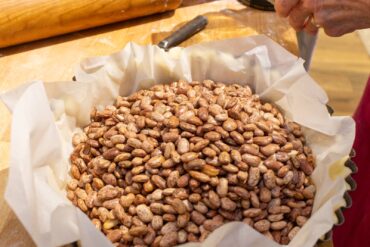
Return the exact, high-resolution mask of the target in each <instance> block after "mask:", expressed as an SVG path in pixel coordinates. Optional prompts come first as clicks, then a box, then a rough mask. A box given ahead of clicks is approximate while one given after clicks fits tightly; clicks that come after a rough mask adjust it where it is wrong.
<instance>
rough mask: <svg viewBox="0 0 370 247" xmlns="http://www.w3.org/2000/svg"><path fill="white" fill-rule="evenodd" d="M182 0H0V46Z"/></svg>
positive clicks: (127, 16) (152, 10) (128, 16)
mask: <svg viewBox="0 0 370 247" xmlns="http://www.w3.org/2000/svg"><path fill="white" fill-rule="evenodd" d="M181 2H182V0H95V1H90V0H78V1H76V0H0V10H1V11H0V48H2V47H7V46H11V45H16V44H21V43H25V42H28V41H33V40H38V39H43V38H48V37H52V36H56V35H59V34H65V33H69V32H74V31H78V30H82V29H87V28H91V27H96V26H100V25H104V24H108V23H113V22H118V21H123V20H128V19H132V18H135V17H140V16H146V15H150V14H154V13H159V12H164V11H167V10H173V9H175V8H177V7H179V6H180V4H181Z"/></svg>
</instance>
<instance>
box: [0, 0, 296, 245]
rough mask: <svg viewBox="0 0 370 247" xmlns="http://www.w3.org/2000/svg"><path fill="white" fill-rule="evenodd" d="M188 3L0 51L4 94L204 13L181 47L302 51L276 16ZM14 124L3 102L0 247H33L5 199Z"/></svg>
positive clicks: (198, 0) (207, 0)
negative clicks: (239, 42)
mask: <svg viewBox="0 0 370 247" xmlns="http://www.w3.org/2000/svg"><path fill="white" fill-rule="evenodd" d="M184 2H185V3H184V4H183V6H182V7H181V8H179V9H177V10H176V11H172V12H167V13H163V14H159V15H154V16H149V17H145V18H140V19H136V20H132V21H126V22H122V23H116V24H112V25H107V26H103V27H100V28H94V29H90V30H86V31H80V32H75V33H71V34H67V35H63V36H59V37H55V38H50V39H45V40H41V41H36V42H32V43H28V44H24V45H19V46H15V47H10V48H5V49H0V78H1V79H0V91H5V90H8V89H11V88H15V87H17V86H19V85H21V84H23V83H25V82H28V81H31V80H36V79H40V80H43V81H46V82H47V81H63V80H71V78H72V77H73V71H74V68H75V67H76V66H77V65H78V63H79V62H80V61H81V60H82V59H84V58H86V57H90V56H100V55H108V54H111V53H113V52H116V51H119V50H120V49H122V48H123V47H124V46H125V44H126V43H128V42H130V41H133V42H136V43H138V44H156V43H158V42H159V41H160V40H161V39H162V38H164V37H165V36H167V35H168V34H169V33H171V32H173V31H174V30H176V28H178V27H179V26H181V25H182V24H184V23H185V22H187V21H188V20H190V19H192V18H194V17H195V16H197V15H200V14H202V15H206V16H207V17H208V18H209V24H208V26H207V28H206V29H205V30H203V31H202V32H201V33H198V34H197V35H195V36H194V37H192V38H191V39H189V40H187V41H186V42H184V43H183V44H181V45H182V46H187V45H191V44H195V43H199V42H205V41H211V40H219V39H225V38H235V37H241V36H248V35H253V34H266V35H268V36H269V37H271V38H272V39H273V40H275V41H277V42H278V43H280V44H281V45H282V46H284V47H285V48H286V49H288V50H289V51H291V52H292V53H294V54H297V53H298V48H297V41H296V36H295V32H294V30H293V29H292V28H290V26H289V25H288V23H287V22H286V20H284V19H280V18H278V17H276V16H275V14H274V13H272V12H264V11H258V10H254V9H251V8H248V7H245V6H243V5H241V4H240V3H238V2H237V1H235V0H225V1H211V0H187V1H184ZM10 121H11V115H10V114H9V113H8V111H7V109H6V108H5V106H4V105H3V104H0V126H1V128H0V219H1V220H0V246H34V244H33V242H32V240H31V238H30V237H29V236H28V234H27V232H26V231H25V230H24V228H23V227H22V225H21V224H20V222H19V221H18V219H17V218H16V216H15V215H14V213H12V211H11V209H10V208H9V207H8V206H7V205H6V203H5V201H4V199H3V194H4V190H5V185H6V180H7V174H8V169H7V167H8V166H9V141H10V137H9V131H10V124H11V122H10Z"/></svg>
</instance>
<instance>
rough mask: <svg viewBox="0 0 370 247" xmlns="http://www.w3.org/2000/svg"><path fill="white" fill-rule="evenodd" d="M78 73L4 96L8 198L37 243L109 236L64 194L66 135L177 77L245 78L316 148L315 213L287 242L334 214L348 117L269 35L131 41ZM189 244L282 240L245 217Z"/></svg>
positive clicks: (350, 133) (350, 131)
mask: <svg viewBox="0 0 370 247" xmlns="http://www.w3.org/2000/svg"><path fill="white" fill-rule="evenodd" d="M56 62H58V61H56ZM76 77H77V82H72V81H71V82H52V83H42V82H40V81H36V82H31V83H28V84H25V85H24V86H22V87H19V88H17V89H15V90H12V91H10V92H7V93H5V94H2V95H1V99H2V100H3V102H4V103H5V104H6V105H7V106H8V108H9V110H10V111H11V112H12V113H13V120H12V131H11V155H10V173H9V181H8V185H7V188H6V193H5V198H6V201H7V202H8V203H9V205H10V207H11V208H12V209H13V210H14V212H15V213H16V215H17V216H18V218H19V219H20V220H21V222H22V224H23V225H24V226H25V228H26V229H27V231H28V232H29V233H30V235H31V237H32V238H33V240H34V241H35V243H36V244H37V245H38V246H45V247H46V246H47V247H49V246H58V245H62V244H66V243H69V242H72V241H75V240H81V243H82V245H83V246H89V247H91V246H110V245H111V244H110V243H109V241H108V240H107V239H106V238H105V237H104V235H103V234H102V233H100V232H99V231H97V230H96V229H95V228H94V226H93V225H92V223H90V221H89V219H88V218H87V216H85V215H84V214H83V213H82V212H81V211H80V210H78V209H77V208H76V207H74V206H73V205H72V204H71V203H70V202H69V201H68V199H66V196H65V194H66V193H65V186H66V182H67V181H68V179H69V176H68V170H69V161H68V160H69V155H70V153H71V151H72V145H71V138H72V134H73V133H74V132H75V131H76V130H78V128H80V127H83V126H84V125H86V124H87V123H88V122H89V112H90V109H91V108H92V106H94V105H107V104H111V103H113V101H114V99H115V97H116V96H117V95H119V94H121V95H129V94H131V93H133V92H135V91H137V90H139V89H141V88H148V87H150V86H152V85H154V84H155V83H170V82H172V81H174V80H178V79H185V80H189V81H191V80H203V79H211V80H215V81H220V82H224V83H235V82H236V83H240V84H243V85H250V86H251V87H252V88H253V89H254V91H255V92H256V93H257V94H259V95H260V96H261V98H262V99H263V100H267V101H270V102H274V103H275V104H277V105H279V106H280V107H281V108H282V109H283V110H284V112H285V115H286V116H287V117H288V118H290V119H292V120H294V121H296V122H298V123H300V124H301V125H303V126H304V132H305V134H306V136H307V140H308V143H309V145H310V146H311V147H312V149H313V152H314V153H315V154H316V159H317V168H316V169H315V171H314V173H313V174H312V178H313V180H314V182H315V184H316V186H317V194H316V197H315V202H314V208H313V215H312V217H311V218H310V219H309V221H308V222H307V223H306V224H305V225H304V227H303V228H302V229H301V230H300V231H299V233H298V234H297V235H296V237H295V238H294V239H293V240H292V241H291V243H290V244H289V246H292V247H293V246H294V247H298V246H299V247H310V246H313V245H314V244H315V243H316V241H317V240H318V239H319V238H320V237H321V236H322V235H324V234H325V233H326V232H328V231H329V230H330V229H331V228H332V226H333V224H334V223H336V221H337V219H336V217H335V214H334V211H335V210H336V209H337V208H338V207H340V206H343V205H344V204H345V202H344V200H343V194H344V192H345V191H346V190H347V189H348V185H347V184H346V182H345V180H344V178H345V177H346V176H347V175H348V174H349V173H350V171H349V169H347V168H345V167H344V162H343V158H345V157H346V156H347V155H348V153H349V152H350V149H351V147H352V143H353V139H354V129H355V128H354V122H353V120H352V119H351V118H350V117H331V116H329V114H328V112H327V109H326V106H325V104H326V103H327V101H328V99H327V96H326V94H325V92H324V91H323V90H322V89H321V88H320V87H319V86H318V85H317V84H316V83H315V82H314V81H313V80H312V78H311V77H310V76H309V75H308V74H307V73H306V72H305V70H304V68H303V60H302V59H298V58H297V57H295V56H293V55H292V54H290V53H289V52H287V51H286V50H285V49H283V48H282V47H280V46H279V45H278V44H276V43H275V42H273V41H271V40H270V39H269V38H267V37H265V36H254V37H248V38H239V39H231V40H224V41H217V42H212V43H204V44H199V45H195V46H192V47H188V48H175V49H172V50H170V51H169V52H164V51H163V50H161V49H159V48H158V47H156V46H139V45H136V44H134V43H130V44H128V45H127V46H126V47H125V48H124V49H123V50H122V51H120V52H118V53H115V54H113V55H111V56H106V57H97V58H90V59H87V60H85V61H83V62H82V63H81V65H80V66H79V68H78V69H77V72H76ZM333 83H334V82H333ZM188 246H220V247H221V246H243V247H246V246H262V247H265V246H266V247H267V246H269V247H275V246H279V245H278V244H277V243H275V242H273V241H271V240H269V239H267V238H265V237H264V236H263V235H261V234H260V233H258V232H257V231H255V230H254V229H252V228H251V227H249V226H247V225H245V224H243V223H229V224H226V225H224V226H222V227H221V228H219V229H217V230H216V231H215V232H214V233H213V234H211V235H210V236H209V237H208V238H207V240H206V241H205V242H204V243H203V244H199V243H198V244H188Z"/></svg>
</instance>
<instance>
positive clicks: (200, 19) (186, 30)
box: [158, 15, 208, 50]
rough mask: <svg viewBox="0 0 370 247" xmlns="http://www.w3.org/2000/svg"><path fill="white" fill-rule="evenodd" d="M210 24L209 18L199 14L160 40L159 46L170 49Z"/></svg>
mask: <svg viewBox="0 0 370 247" xmlns="http://www.w3.org/2000/svg"><path fill="white" fill-rule="evenodd" d="M207 24H208V19H207V17H205V16H202V15H199V16H197V17H196V18H194V19H193V20H191V21H189V22H188V23H186V24H185V26H183V27H181V28H180V29H179V30H177V31H176V32H174V33H173V34H171V35H170V36H169V37H167V38H165V39H164V40H162V41H161V42H159V44H158V46H159V47H160V48H162V49H165V50H169V49H170V48H171V47H174V46H176V45H178V44H180V43H182V42H183V41H185V40H187V39H188V38H190V37H191V36H193V35H194V34H196V33H197V32H199V31H200V30H202V29H203V28H205V26H206V25H207Z"/></svg>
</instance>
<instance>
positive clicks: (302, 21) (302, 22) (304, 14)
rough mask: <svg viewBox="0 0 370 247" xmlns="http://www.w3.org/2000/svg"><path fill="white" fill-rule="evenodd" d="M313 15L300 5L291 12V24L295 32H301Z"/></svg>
mask: <svg viewBox="0 0 370 247" xmlns="http://www.w3.org/2000/svg"><path fill="white" fill-rule="evenodd" d="M311 15H312V12H311V11H310V10H309V9H307V8H305V7H304V6H303V5H302V4H299V5H298V6H296V7H295V8H294V9H293V10H292V11H291V12H290V14H289V24H290V25H291V26H292V27H293V28H294V29H295V30H297V31H300V30H302V29H303V28H304V27H305V26H306V24H307V22H308V20H309V19H310V16H311Z"/></svg>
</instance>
